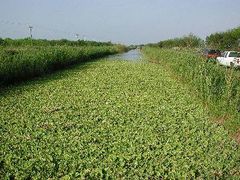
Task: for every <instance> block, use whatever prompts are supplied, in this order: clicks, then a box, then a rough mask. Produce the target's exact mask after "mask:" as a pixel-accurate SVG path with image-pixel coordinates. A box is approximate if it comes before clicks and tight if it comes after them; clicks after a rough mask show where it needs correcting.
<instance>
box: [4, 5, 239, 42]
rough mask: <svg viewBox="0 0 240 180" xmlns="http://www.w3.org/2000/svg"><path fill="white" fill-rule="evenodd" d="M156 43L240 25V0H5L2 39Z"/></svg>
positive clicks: (205, 34) (204, 35) (207, 33)
mask: <svg viewBox="0 0 240 180" xmlns="http://www.w3.org/2000/svg"><path fill="white" fill-rule="evenodd" d="M29 26H33V32H32V33H33V38H40V39H62V38H64V39H71V40H76V39H77V37H76V34H79V36H78V38H79V39H86V40H95V41H112V42H114V43H122V44H128V45H129V44H144V43H154V42H159V41H161V40H166V39H170V38H175V37H181V36H184V35H188V34H190V33H193V34H194V35H197V36H199V37H201V38H205V37H206V36H207V35H210V34H211V33H214V32H222V31H226V30H228V29H231V28H234V27H237V26H240V0H0V37H2V38H6V37H9V38H25V37H29Z"/></svg>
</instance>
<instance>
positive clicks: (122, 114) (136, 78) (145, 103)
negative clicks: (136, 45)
mask: <svg viewBox="0 0 240 180" xmlns="http://www.w3.org/2000/svg"><path fill="white" fill-rule="evenodd" d="M0 98H1V101H0V112H1V113H0V127H1V134H0V143H1V146H0V179H4V178H6V179H8V178H9V179H14V178H15V179H30V178H32V179H59V178H63V179H70V178H71V179H78V178H79V179H109V178H110V179H111V178H112V179H191V178H192V179H194V178H196V179H198V178H199V179H208V178H209V179H214V178H216V179H226V178H231V177H232V178H234V176H235V177H237V176H238V175H240V174H239V173H240V162H239V158H240V151H239V147H238V146H237V145H236V143H235V142H233V141H232V140H230V139H229V138H228V135H227V132H226V131H225V130H224V129H223V128H222V127H221V126H218V125H215V124H212V123H211V122H209V119H208V115H207V111H206V110H205V108H204V107H203V106H202V105H201V103H200V102H199V101H198V99H197V98H195V96H194V95H192V94H191V92H190V91H189V89H187V88H186V87H184V86H182V84H180V83H178V82H177V81H176V80H174V79H173V78H172V77H171V74H170V73H169V72H168V70H166V69H165V68H164V67H162V66H159V65H155V64H146V63H129V62H119V61H109V60H108V61H97V62H88V63H85V64H82V65H79V66H75V67H74V68H73V69H71V70H65V71H62V72H58V73H56V74H52V75H51V76H49V77H43V78H41V79H39V80H37V81H31V82H27V83H26V84H22V85H20V86H17V87H8V88H6V89H5V90H3V91H2V92H1V97H0Z"/></svg>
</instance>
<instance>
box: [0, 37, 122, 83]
mask: <svg viewBox="0 0 240 180" xmlns="http://www.w3.org/2000/svg"><path fill="white" fill-rule="evenodd" d="M125 50H126V49H125V47H124V46H121V45H113V44H111V43H100V42H84V41H76V42H74V41H65V40H60V41H46V40H31V39H23V40H10V39H5V40H4V43H3V45H2V46H0V85H1V84H6V83H11V82H13V81H19V80H23V79H28V78H30V77H35V76H39V75H42V74H45V73H49V72H52V71H54V70H56V69H60V68H64V67H66V66H68V65H72V64H75V63H79V62H83V61H87V60H90V59H94V58H99V57H103V56H106V55H110V54H114V53H118V52H121V51H125Z"/></svg>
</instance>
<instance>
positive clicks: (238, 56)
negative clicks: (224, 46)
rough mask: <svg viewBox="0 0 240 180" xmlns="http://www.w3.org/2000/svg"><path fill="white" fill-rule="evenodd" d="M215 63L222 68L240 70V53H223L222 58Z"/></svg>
mask: <svg viewBox="0 0 240 180" xmlns="http://www.w3.org/2000/svg"><path fill="white" fill-rule="evenodd" d="M217 62H218V63H219V64H220V65H223V66H227V67H237V68H240V52H237V51H225V52H224V54H223V56H221V57H218V58H217Z"/></svg>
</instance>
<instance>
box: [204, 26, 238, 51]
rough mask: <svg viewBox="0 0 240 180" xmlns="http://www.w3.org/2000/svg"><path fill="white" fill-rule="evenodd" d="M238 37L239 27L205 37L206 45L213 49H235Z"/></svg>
mask: <svg viewBox="0 0 240 180" xmlns="http://www.w3.org/2000/svg"><path fill="white" fill-rule="evenodd" d="M239 39H240V27H237V28H234V29H231V30H228V31H226V32H221V33H219V32H218V33H213V34H211V35H209V36H208V37H207V38H206V43H207V46H208V47H210V48H215V49H221V50H225V49H237V48H238V45H239V44H238V43H239V42H238V40H239Z"/></svg>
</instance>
